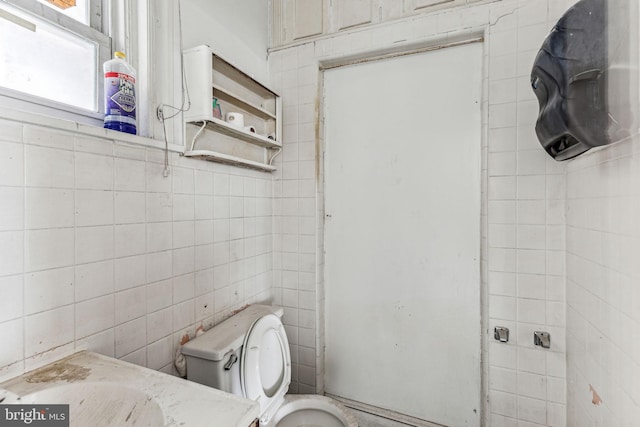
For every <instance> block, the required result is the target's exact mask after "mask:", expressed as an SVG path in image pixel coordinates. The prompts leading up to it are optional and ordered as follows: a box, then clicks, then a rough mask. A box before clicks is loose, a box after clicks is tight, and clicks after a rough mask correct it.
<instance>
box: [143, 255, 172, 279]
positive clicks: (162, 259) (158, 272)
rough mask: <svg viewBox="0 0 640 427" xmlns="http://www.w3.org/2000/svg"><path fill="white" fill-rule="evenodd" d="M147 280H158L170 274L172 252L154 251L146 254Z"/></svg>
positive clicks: (166, 277)
mask: <svg viewBox="0 0 640 427" xmlns="http://www.w3.org/2000/svg"><path fill="white" fill-rule="evenodd" d="M146 258H147V259H146V263H147V282H149V283H151V282H158V281H160V280H164V279H168V278H169V277H171V275H172V266H173V263H172V252H171V251H164V252H156V253H152V254H147V256H146Z"/></svg>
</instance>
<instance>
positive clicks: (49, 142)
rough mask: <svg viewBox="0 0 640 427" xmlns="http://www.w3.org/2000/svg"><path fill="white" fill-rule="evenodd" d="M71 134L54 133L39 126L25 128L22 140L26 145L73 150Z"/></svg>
mask: <svg viewBox="0 0 640 427" xmlns="http://www.w3.org/2000/svg"><path fill="white" fill-rule="evenodd" d="M73 139H74V135H73V134H72V133H67V132H61V131H56V130H53V129H47V128H43V127H39V126H25V127H24V131H23V140H24V142H25V143H27V144H34V145H42V146H47V147H53V148H61V149H66V150H73Z"/></svg>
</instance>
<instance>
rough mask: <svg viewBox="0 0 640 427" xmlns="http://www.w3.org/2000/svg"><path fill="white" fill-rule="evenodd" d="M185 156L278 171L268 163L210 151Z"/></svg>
mask: <svg viewBox="0 0 640 427" xmlns="http://www.w3.org/2000/svg"><path fill="white" fill-rule="evenodd" d="M184 156H185V157H195V158H199V159H203V160H208V161H210V162H218V163H225V164H227V165H235V166H242V167H248V168H252V169H259V170H263V171H267V172H273V171H274V170H276V168H275V167H273V166H271V165H269V164H266V163H260V162H254V161H252V160H247V159H243V158H241V157H237V156H230V155H227V154H222V153H217V152H215V151H208V150H193V151H186V152H185V153H184Z"/></svg>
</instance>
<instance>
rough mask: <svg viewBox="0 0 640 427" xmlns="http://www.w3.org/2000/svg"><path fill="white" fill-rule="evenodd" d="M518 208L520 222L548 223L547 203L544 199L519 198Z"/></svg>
mask: <svg viewBox="0 0 640 427" xmlns="http://www.w3.org/2000/svg"><path fill="white" fill-rule="evenodd" d="M516 209H517V215H518V223H519V224H530V225H536V224H540V225H543V224H545V223H546V204H545V202H544V201H542V200H519V201H518V202H517V205H516Z"/></svg>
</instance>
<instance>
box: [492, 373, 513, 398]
mask: <svg viewBox="0 0 640 427" xmlns="http://www.w3.org/2000/svg"><path fill="white" fill-rule="evenodd" d="M489 388H490V389H491V390H495V391H502V392H505V393H516V392H517V372H516V371H515V370H513V369H504V368H498V367H491V368H490V369H489Z"/></svg>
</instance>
